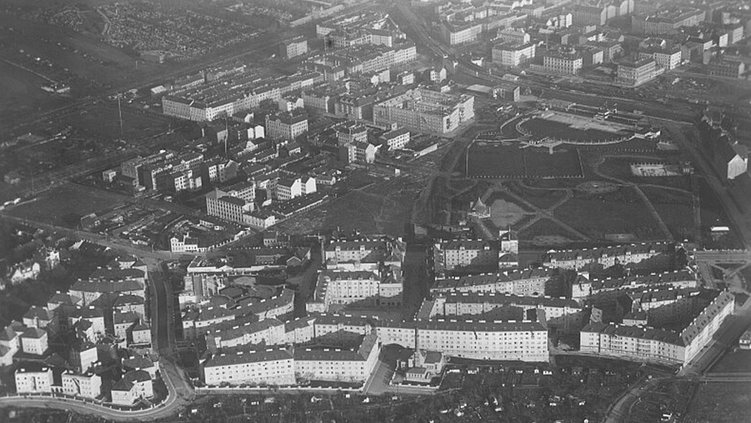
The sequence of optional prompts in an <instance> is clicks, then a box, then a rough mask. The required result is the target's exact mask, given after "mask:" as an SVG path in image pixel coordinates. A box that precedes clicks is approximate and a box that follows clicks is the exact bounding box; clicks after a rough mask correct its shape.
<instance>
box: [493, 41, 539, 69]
mask: <svg viewBox="0 0 751 423" xmlns="http://www.w3.org/2000/svg"><path fill="white" fill-rule="evenodd" d="M491 54H492V58H493V62H494V63H498V64H501V65H502V66H520V65H522V64H524V63H526V62H528V61H529V60H531V59H533V58H534V57H535V45H534V44H509V43H503V44H498V45H495V46H493V50H492V53H491Z"/></svg>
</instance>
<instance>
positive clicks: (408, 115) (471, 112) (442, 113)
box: [373, 88, 475, 135]
mask: <svg viewBox="0 0 751 423" xmlns="http://www.w3.org/2000/svg"><path fill="white" fill-rule="evenodd" d="M474 100H475V98H474V97H472V96H469V95H464V94H461V95H454V94H446V93H440V92H437V91H432V90H429V89H426V88H415V89H412V90H409V91H407V92H405V93H403V94H401V95H398V96H396V97H392V98H390V99H387V100H385V101H382V102H380V103H378V104H376V105H375V106H374V107H373V122H374V123H375V124H376V125H379V126H391V124H394V123H395V124H397V125H398V126H399V127H403V128H407V129H410V130H413V131H416V132H425V133H431V134H438V135H443V134H446V133H448V132H451V131H454V130H456V129H457V128H459V126H460V125H461V124H462V123H465V122H470V121H472V120H474V117H475V106H474Z"/></svg>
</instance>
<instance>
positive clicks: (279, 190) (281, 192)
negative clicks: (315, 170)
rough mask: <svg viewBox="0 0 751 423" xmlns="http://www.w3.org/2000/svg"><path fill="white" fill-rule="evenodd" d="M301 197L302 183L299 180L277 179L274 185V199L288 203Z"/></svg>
mask: <svg viewBox="0 0 751 423" xmlns="http://www.w3.org/2000/svg"><path fill="white" fill-rule="evenodd" d="M301 195H302V181H301V180H300V178H279V180H278V181H277V183H276V198H277V200H279V201H288V200H291V199H293V198H297V197H299V196H301Z"/></svg>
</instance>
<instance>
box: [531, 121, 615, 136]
mask: <svg viewBox="0 0 751 423" xmlns="http://www.w3.org/2000/svg"><path fill="white" fill-rule="evenodd" d="M521 128H522V129H523V130H525V131H529V132H530V133H531V134H532V136H533V137H534V138H547V137H550V138H555V139H562V140H572V141H584V142H597V141H608V140H613V139H616V138H620V137H622V136H624V135H626V134H625V133H624V134H619V133H614V132H605V131H602V130H599V129H592V128H585V127H579V128H576V127H573V126H569V125H567V124H566V123H563V122H556V121H552V120H548V119H541V118H533V119H530V120H528V121H526V122H524V123H523V124H521Z"/></svg>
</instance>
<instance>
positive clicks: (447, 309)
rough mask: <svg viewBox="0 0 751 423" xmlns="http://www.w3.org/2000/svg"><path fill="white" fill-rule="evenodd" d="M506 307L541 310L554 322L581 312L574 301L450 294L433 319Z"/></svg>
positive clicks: (436, 308)
mask: <svg viewBox="0 0 751 423" xmlns="http://www.w3.org/2000/svg"><path fill="white" fill-rule="evenodd" d="M504 306H514V307H519V308H521V309H523V310H525V311H526V310H530V309H541V310H544V311H545V318H546V319H547V320H553V319H557V318H560V317H564V316H568V315H571V314H574V313H578V312H580V311H581V306H580V305H579V303H577V302H576V301H574V300H567V299H565V298H553V297H524V296H517V295H508V294H500V293H495V292H487V293H486V292H455V291H454V292H448V293H445V294H439V295H438V296H436V298H435V300H434V303H433V306H432V309H431V313H430V318H431V319H432V318H433V317H436V316H444V317H448V316H462V315H465V316H466V315H478V314H483V313H487V312H490V311H492V310H494V309H496V308H499V307H504Z"/></svg>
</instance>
